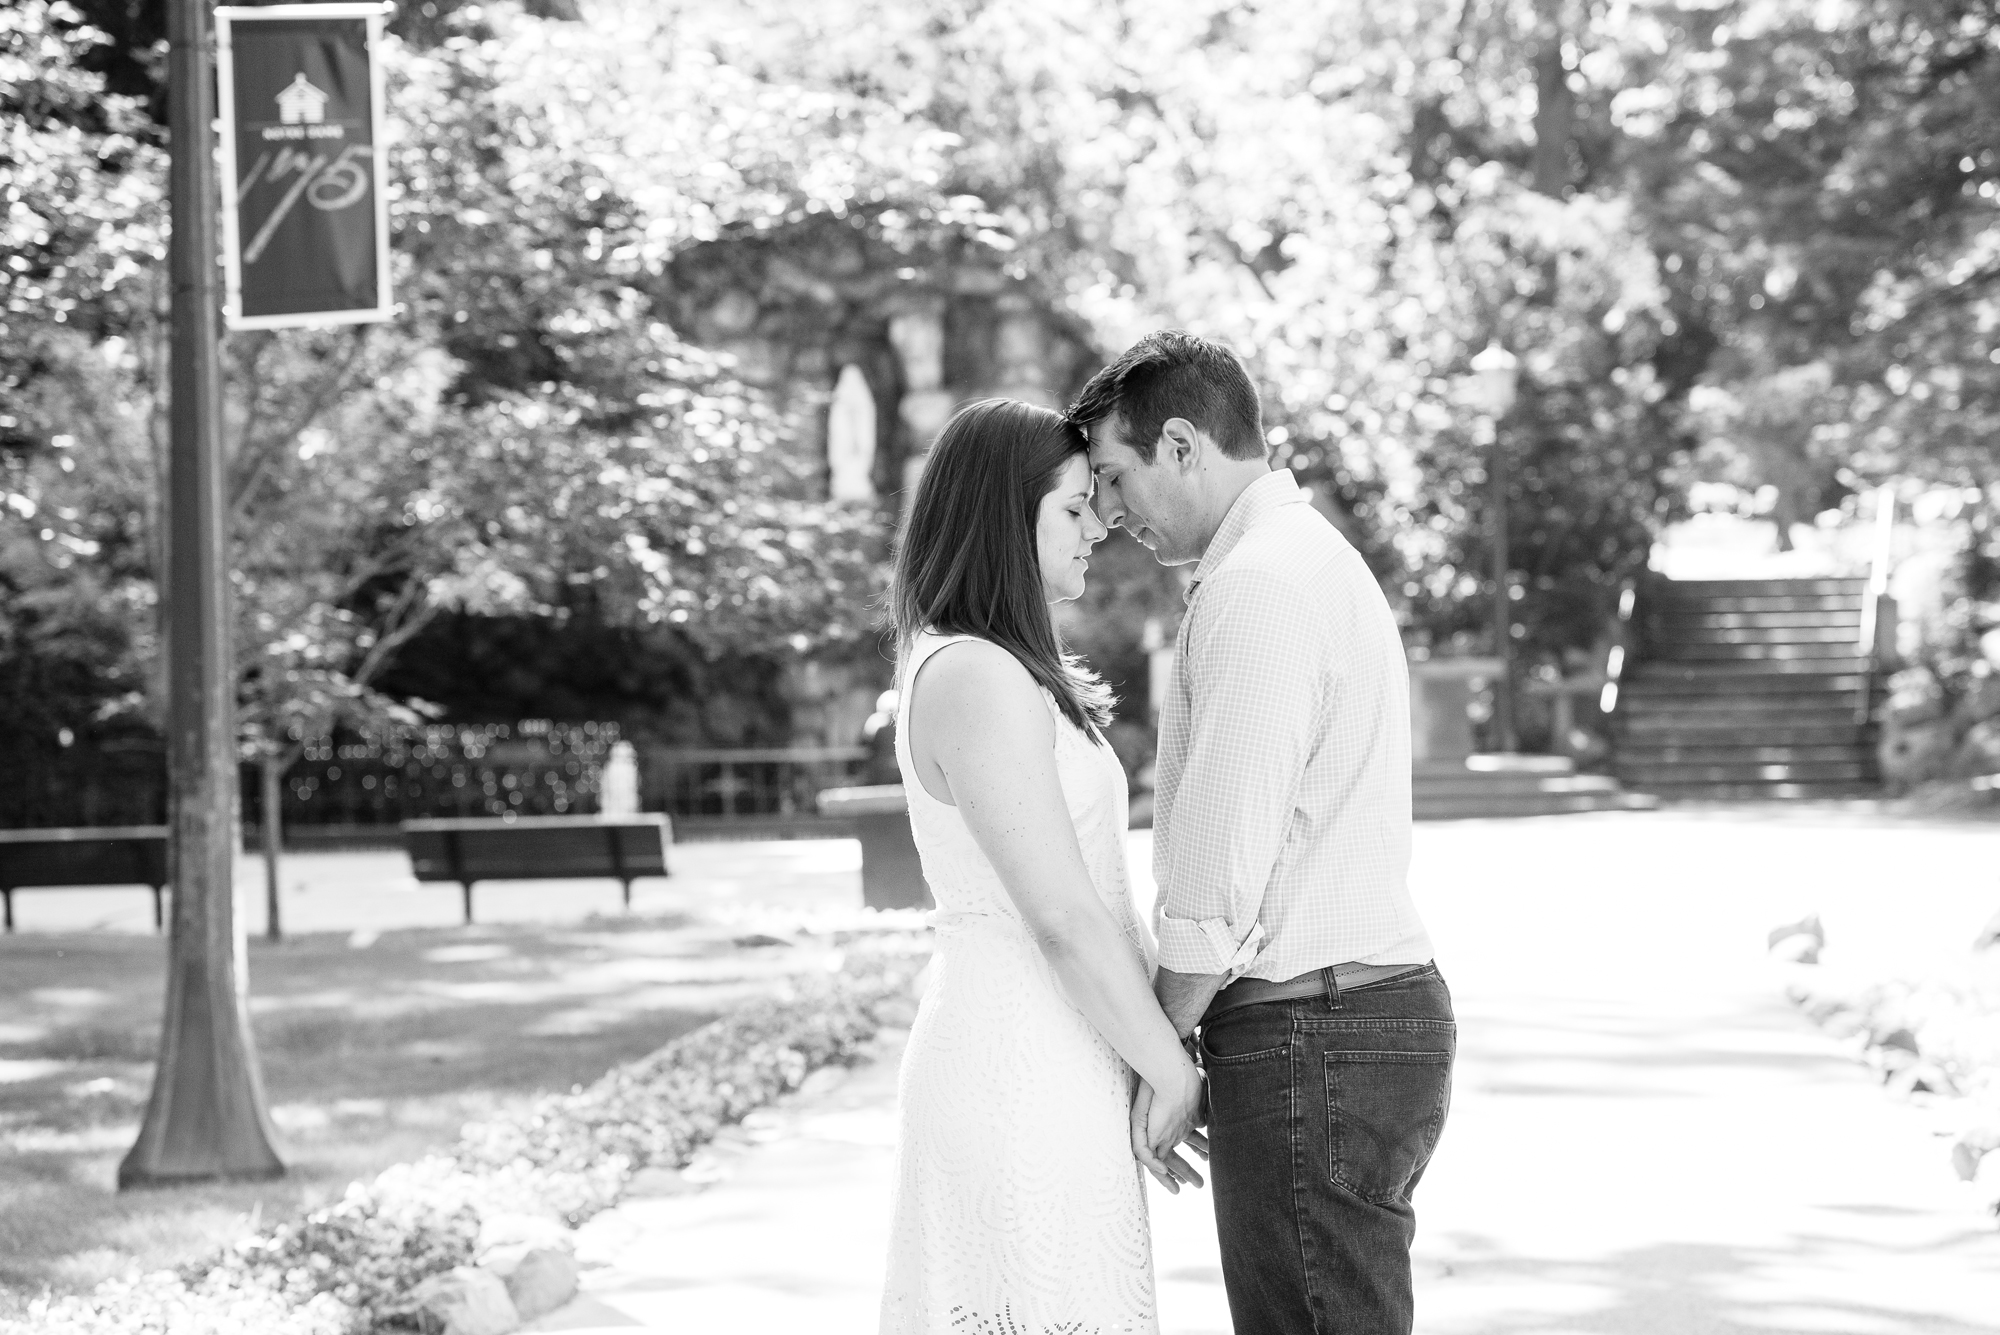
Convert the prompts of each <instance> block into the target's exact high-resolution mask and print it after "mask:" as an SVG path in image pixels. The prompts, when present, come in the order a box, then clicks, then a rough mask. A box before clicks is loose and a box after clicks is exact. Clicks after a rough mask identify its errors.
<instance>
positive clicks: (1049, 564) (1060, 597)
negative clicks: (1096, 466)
mask: <svg viewBox="0 0 2000 1335" xmlns="http://www.w3.org/2000/svg"><path fill="white" fill-rule="evenodd" d="M1090 489H1091V481H1090V457H1089V456H1088V455H1083V454H1073V455H1071V456H1070V458H1069V462H1068V463H1066V464H1064V465H1063V470H1062V472H1061V473H1059V474H1057V475H1056V485H1055V489H1054V490H1053V491H1051V492H1049V494H1048V495H1046V496H1044V497H1042V504H1041V508H1040V509H1038V510H1037V511H1036V512H1035V554H1036V556H1037V557H1038V558H1039V560H1040V563H1041V567H1042V596H1043V597H1044V598H1046V599H1047V600H1048V601H1050V602H1052V603H1064V602H1068V601H1069V600H1070V599H1072V598H1077V597H1081V596H1082V594H1083V576H1084V572H1085V571H1086V570H1087V569H1089V565H1090V549H1091V548H1093V547H1095V546H1097V544H1098V543H1100V542H1102V541H1103V540H1104V535H1105V533H1106V532H1108V530H1107V529H1106V528H1105V527H1104V523H1103V521H1102V520H1100V519H1098V517H1097V511H1096V510H1095V509H1093V508H1092V507H1091V504H1090Z"/></svg>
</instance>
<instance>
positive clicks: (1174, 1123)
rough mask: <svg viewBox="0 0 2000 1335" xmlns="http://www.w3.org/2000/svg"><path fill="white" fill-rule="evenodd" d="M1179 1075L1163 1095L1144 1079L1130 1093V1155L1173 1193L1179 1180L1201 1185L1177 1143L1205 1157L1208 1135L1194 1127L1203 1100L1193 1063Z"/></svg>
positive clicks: (1201, 1086)
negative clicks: (1169, 1089)
mask: <svg viewBox="0 0 2000 1335" xmlns="http://www.w3.org/2000/svg"><path fill="white" fill-rule="evenodd" d="M1182 1075H1183V1077H1184V1078H1183V1079H1182V1080H1181V1081H1179V1082H1177V1084H1178V1088H1176V1089H1174V1090H1171V1091H1169V1092H1168V1093H1166V1094H1164V1095H1163V1094H1161V1093H1159V1092H1158V1091H1156V1090H1154V1088H1153V1087H1152V1086H1151V1085H1149V1084H1147V1083H1146V1082H1145V1081H1144V1080H1140V1081H1139V1082H1138V1087H1137V1089H1135V1090H1134V1091H1133V1094H1132V1126H1131V1131H1132V1156H1133V1157H1134V1158H1136V1159H1137V1160H1138V1161H1139V1163H1140V1166H1142V1167H1143V1168H1145V1170H1146V1171H1147V1172H1149V1173H1151V1174H1152V1175H1153V1176H1154V1177H1155V1178H1157V1179H1158V1180H1159V1183H1160V1185H1161V1186H1163V1187H1165V1188H1166V1189H1167V1190H1168V1191H1170V1192H1174V1193H1176V1194H1178V1193H1179V1191H1180V1189H1181V1183H1183V1182H1185V1183H1187V1184H1188V1185H1190V1186H1196V1187H1198V1186H1200V1185H1202V1180H1201V1174H1200V1173H1198V1172H1196V1171H1195V1168H1194V1165H1193V1164H1190V1163H1189V1162H1188V1161H1187V1160H1186V1159H1183V1158H1182V1157H1181V1155H1180V1150H1179V1146H1180V1144H1181V1142H1182V1141H1186V1142H1187V1146H1188V1148H1189V1149H1191V1150H1193V1151H1194V1152H1195V1153H1196V1154H1198V1155H1200V1156H1201V1157H1202V1158H1203V1159H1206V1158H1208V1137H1207V1136H1205V1135H1203V1134H1202V1133H1201V1132H1200V1131H1197V1130H1196V1129H1195V1127H1196V1126H1197V1125H1198V1124H1200V1122H1201V1121H1202V1117H1201V1114H1202V1112H1203V1105H1204V1103H1205V1102H1206V1090H1205V1087H1204V1081H1203V1079H1202V1074H1201V1072H1200V1070H1198V1069H1197V1068H1196V1067H1195V1065H1194V1063H1193V1062H1187V1063H1184V1064H1183V1068H1182Z"/></svg>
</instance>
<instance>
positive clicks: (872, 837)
mask: <svg viewBox="0 0 2000 1335" xmlns="http://www.w3.org/2000/svg"><path fill="white" fill-rule="evenodd" d="M819 810H820V814H821V815H823V816H833V817H837V818H840V819H844V820H851V821H853V822H854V832H855V833H856V834H857V835H858V836H860V839H861V902H862V904H863V905H864V906H865V907H867V908H871V909H927V908H930V907H932V900H931V890H930V886H929V885H928V884H926V883H925V881H924V865H923V862H922V860H921V859H920V858H919V857H918V856H917V843H916V840H915V839H914V838H913V837H912V836H911V834H910V806H909V802H908V800H907V798H906V797H905V796H904V793H903V785H902V784H900V783H880V784H869V785H866V786H864V787H860V788H827V789H823V790H822V791H821V792H820V795H819Z"/></svg>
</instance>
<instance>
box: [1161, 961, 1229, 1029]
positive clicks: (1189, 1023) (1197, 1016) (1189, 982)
mask: <svg viewBox="0 0 2000 1335" xmlns="http://www.w3.org/2000/svg"><path fill="white" fill-rule="evenodd" d="M1223 982H1224V977H1223V975H1222V974H1219V973H1175V972H1174V971H1173V970H1172V969H1161V970H1160V971H1159V973H1157V974H1156V975H1154V977H1153V995H1154V996H1156V997H1158V998H1159V999H1160V1009H1161V1010H1163V1011H1165V1012H1166V1013H1167V1022H1168V1023H1169V1024H1171V1025H1173V1027H1174V1032H1175V1033H1176V1034H1179V1035H1180V1036H1181V1037H1182V1038H1183V1039H1185V1038H1186V1037H1187V1036H1188V1035H1189V1034H1192V1033H1193V1032H1194V1027H1195V1026H1196V1025H1197V1024H1200V1023H1201V1017H1202V1012H1204V1011H1206V1010H1207V1009H1208V1003H1209V1002H1211V1001H1213V1000H1214V999H1215V994H1216V993H1217V992H1219V991H1221V990H1222V984H1223Z"/></svg>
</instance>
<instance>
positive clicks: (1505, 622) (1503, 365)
mask: <svg viewBox="0 0 2000 1335" xmlns="http://www.w3.org/2000/svg"><path fill="white" fill-rule="evenodd" d="M1520 372H1521V363H1520V361H1519V359H1517V358H1516V357H1515V356H1514V354H1513V353H1511V352H1509V351H1507V349H1505V348H1503V347H1501V346H1500V345H1499V344H1498V343H1489V344H1487V345H1486V350H1485V351H1484V352H1481V353H1479V354H1478V355H1477V356H1475V357H1474V358H1473V359H1472V378H1473V384H1474V386H1475V387H1476V392H1477V394H1478V396H1479V403H1480V407H1481V408H1482V409H1483V410H1484V411H1483V412H1482V414H1481V418H1480V420H1481V424H1482V427H1483V431H1482V434H1483V435H1484V436H1485V437H1486V441H1485V444H1486V457H1487V464H1486V474H1487V480H1488V482H1489V483H1490V484H1491V487H1492V500H1491V501H1490V503H1489V504H1490V506H1491V509H1492V511H1493V643H1494V652H1495V653H1496V654H1498V655H1499V657H1500V680H1499V681H1498V682H1497V683H1496V684H1495V686H1494V690H1493V725H1494V732H1495V733H1496V734H1497V740H1498V743H1499V747H1500V750H1502V751H1503V752H1506V751H1512V750H1513V749H1514V745H1515V742H1514V609H1513V604H1512V599H1513V589H1512V587H1511V581H1510V580H1509V578H1508V567H1509V564H1510V562H1509V561H1508V558H1507V452H1506V451H1505V450H1504V449H1502V448H1501V445H1500V419H1501V418H1503V417H1505V416H1506V415H1507V414H1508V413H1509V412H1510V411H1512V409H1513V407H1514V397H1515V394H1516V392H1517V391H1518V389H1519V386H1520Z"/></svg>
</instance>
